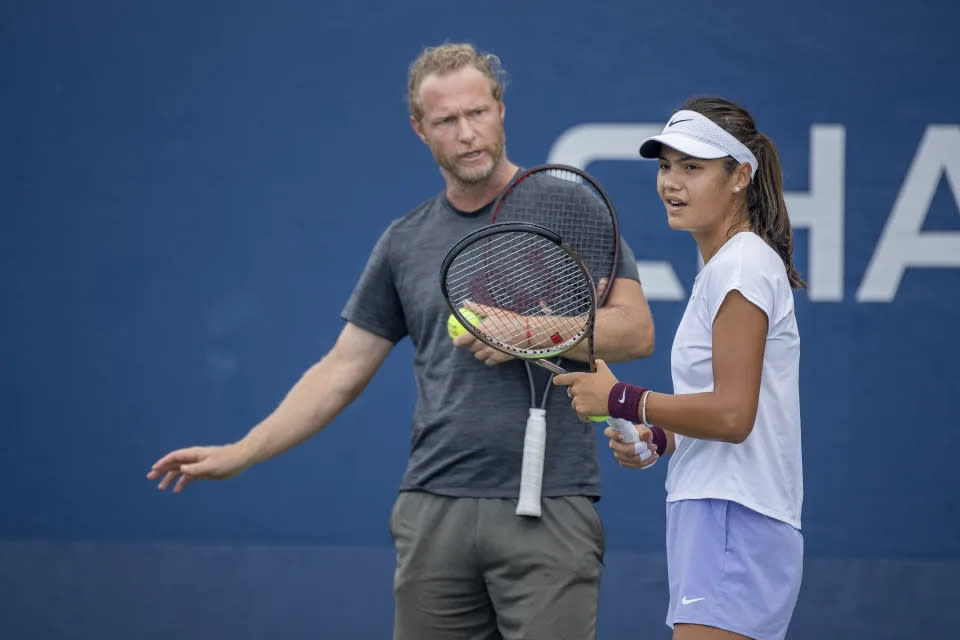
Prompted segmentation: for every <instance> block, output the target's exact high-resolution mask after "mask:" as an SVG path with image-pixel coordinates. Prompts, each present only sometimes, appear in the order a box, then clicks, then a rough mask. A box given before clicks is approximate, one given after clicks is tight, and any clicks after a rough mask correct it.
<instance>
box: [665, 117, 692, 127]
mask: <svg viewBox="0 0 960 640" xmlns="http://www.w3.org/2000/svg"><path fill="white" fill-rule="evenodd" d="M691 120H693V118H684V119H683V120H674V121H673V122H671V123H670V124H668V125H667V126H668V127H672V126H673V125H675V124H679V123H681V122H690V121H691Z"/></svg>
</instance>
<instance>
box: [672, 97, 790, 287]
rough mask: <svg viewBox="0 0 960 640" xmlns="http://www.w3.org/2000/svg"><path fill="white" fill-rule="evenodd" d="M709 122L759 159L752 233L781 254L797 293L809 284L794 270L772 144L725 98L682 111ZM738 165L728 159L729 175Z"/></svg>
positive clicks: (752, 189) (752, 191) (697, 101)
mask: <svg viewBox="0 0 960 640" xmlns="http://www.w3.org/2000/svg"><path fill="white" fill-rule="evenodd" d="M682 108H683V109H688V110H690V111H696V112H697V113H700V114H703V115H704V116H706V117H708V118H710V119H711V120H712V121H713V122H715V123H716V124H718V125H719V126H720V127H721V128H723V129H724V130H725V131H726V132H727V133H729V134H730V135H732V136H733V137H735V138H736V139H737V140H739V141H740V142H742V143H743V144H744V146H746V147H747V148H748V149H750V151H751V152H753V155H755V156H756V157H757V164H758V167H757V174H756V175H754V176H751V178H750V184H749V186H748V187H747V194H746V197H747V216H748V217H749V222H750V227H751V228H752V229H753V232H754V233H756V234H757V235H759V236H760V237H761V238H763V239H764V240H765V241H766V243H767V244H769V245H770V246H771V247H773V249H774V250H775V251H776V252H777V253H778V254H780V259H781V260H783V265H784V267H786V270H787V278H789V280H790V286H791V287H793V288H794V289H805V288H806V287H807V283H806V282H804V281H803V279H801V278H800V274H799V273H798V272H797V270H796V268H795V267H794V266H793V230H792V229H791V227H790V218H789V217H787V203H786V201H785V200H784V198H783V169H781V167H780V156H779V155H778V154H777V147H776V146H775V145H774V144H773V140H771V139H770V138H769V137H767V136H766V135H765V134H763V133H760V132H759V131H757V125H756V124H755V123H754V121H753V116H751V115H750V112H748V111H747V110H746V109H744V108H743V107H741V106H740V105H738V104H735V103H733V102H730V101H729V100H724V99H723V98H714V97H700V98H692V99H690V100H688V101H687V103H686V104H685V105H683V107H682ZM738 165H739V163H738V162H737V161H736V160H734V159H733V158H730V157H728V158H727V171H728V172H732V171H733V170H734V169H735V168H736V167H737V166H738Z"/></svg>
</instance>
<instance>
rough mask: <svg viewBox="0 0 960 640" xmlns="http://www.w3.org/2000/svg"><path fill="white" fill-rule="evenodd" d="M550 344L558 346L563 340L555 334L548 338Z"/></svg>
mask: <svg viewBox="0 0 960 640" xmlns="http://www.w3.org/2000/svg"><path fill="white" fill-rule="evenodd" d="M550 342H552V343H553V344H560V343H561V342H563V338H561V337H560V334H559V333H555V334H553V335H552V336H550Z"/></svg>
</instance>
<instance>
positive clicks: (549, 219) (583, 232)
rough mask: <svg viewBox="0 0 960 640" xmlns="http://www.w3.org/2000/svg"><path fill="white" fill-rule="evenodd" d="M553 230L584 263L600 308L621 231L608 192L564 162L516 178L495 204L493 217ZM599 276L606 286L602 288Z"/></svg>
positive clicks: (609, 282)
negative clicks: (595, 291)
mask: <svg viewBox="0 0 960 640" xmlns="http://www.w3.org/2000/svg"><path fill="white" fill-rule="evenodd" d="M491 222H493V223H494V224H496V223H501V222H524V223H528V224H534V225H539V226H541V227H545V228H547V229H550V230H552V231H554V232H555V233H556V234H558V235H559V236H560V237H561V238H562V239H563V242H565V243H566V244H568V245H570V246H571V247H573V249H574V250H575V251H576V252H577V253H578V255H579V256H580V259H581V260H582V261H583V263H584V264H585V265H586V267H587V270H588V271H589V273H590V275H591V276H592V278H593V282H594V286H595V287H597V288H598V291H597V306H601V307H602V306H603V305H604V303H605V302H606V300H607V296H608V294H609V292H610V289H611V288H612V286H610V285H612V283H613V280H614V278H615V277H616V274H617V260H618V258H619V253H620V229H619V224H618V222H617V214H616V210H615V209H614V207H613V202H612V201H611V200H610V197H609V196H608V195H607V192H606V191H605V190H604V188H603V187H602V186H601V185H600V183H599V182H597V180H596V179H595V178H593V176H591V175H590V174H588V173H586V172H585V171H583V170H581V169H578V168H576V167H572V166H569V165H565V164H556V163H553V164H543V165H539V166H536V167H532V168H530V169H528V170H526V171H524V172H523V173H522V174H520V175H518V176H516V177H515V178H514V179H513V180H512V181H511V182H510V184H508V185H507V187H506V188H505V189H504V190H503V192H502V193H501V194H500V196H499V198H497V200H496V202H495V203H494V205H493V215H492V220H491ZM601 280H606V282H607V286H604V287H600V282H601Z"/></svg>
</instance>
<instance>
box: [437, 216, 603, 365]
mask: <svg viewBox="0 0 960 640" xmlns="http://www.w3.org/2000/svg"><path fill="white" fill-rule="evenodd" d="M440 288H441V291H442V292H443V296H444V299H445V300H446V303H447V306H448V307H449V308H450V311H451V313H453V315H454V317H455V318H456V319H457V320H458V321H459V322H460V324H461V325H463V327H464V328H465V329H466V330H467V331H469V332H470V333H471V334H472V335H473V336H474V337H475V338H477V339H478V340H480V341H481V342H483V343H484V344H487V345H489V346H491V347H493V348H494V349H497V350H499V351H502V352H504V353H507V354H509V355H512V356H515V357H518V358H523V359H525V360H540V359H543V358H552V357H556V356H559V355H560V354H562V353H565V352H567V351H569V350H570V349H572V348H573V347H575V346H576V345H578V344H579V343H580V342H581V341H583V340H584V339H585V338H587V337H589V336H590V335H591V334H592V333H593V323H594V317H595V316H596V309H597V291H596V287H595V286H594V282H593V279H592V277H591V275H590V272H589V270H588V269H587V267H586V265H584V263H583V260H582V259H581V258H580V256H579V255H578V254H577V252H576V250H575V249H573V247H571V246H570V245H568V244H566V243H565V242H564V241H563V240H562V238H560V236H559V235H558V234H556V233H555V232H553V231H551V230H550V229H547V228H544V227H541V226H538V225H533V224H527V223H516V222H510V223H497V224H492V225H489V226H487V227H484V228H482V229H479V230H477V231H474V232H472V233H470V234H467V235H466V236H464V238H462V239H461V240H460V241H459V242H457V244H455V245H454V246H453V247H452V248H451V249H450V251H449V252H447V255H446V257H444V259H443V262H442V263H441V266H440ZM471 304H472V305H482V307H477V306H474V308H473V309H472V311H473V312H474V313H476V312H478V311H480V313H479V315H481V317H482V321H481V322H480V323H478V324H474V323H473V322H471V321H470V318H469V317H468V316H466V315H465V313H464V309H468V310H469V306H470V305H471Z"/></svg>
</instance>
